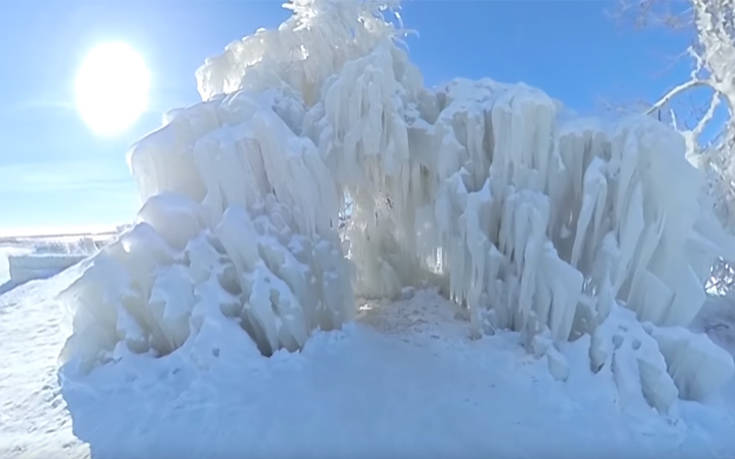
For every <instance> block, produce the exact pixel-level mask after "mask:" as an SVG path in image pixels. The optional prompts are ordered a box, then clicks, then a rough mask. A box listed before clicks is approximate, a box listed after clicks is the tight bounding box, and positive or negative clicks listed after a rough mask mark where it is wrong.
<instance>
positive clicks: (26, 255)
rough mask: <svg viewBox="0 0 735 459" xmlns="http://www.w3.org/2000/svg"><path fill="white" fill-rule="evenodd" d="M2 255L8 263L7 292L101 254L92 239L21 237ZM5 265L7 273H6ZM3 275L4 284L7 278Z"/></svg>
mask: <svg viewBox="0 0 735 459" xmlns="http://www.w3.org/2000/svg"><path fill="white" fill-rule="evenodd" d="M10 239H11V241H12V242H9V243H8V245H7V246H6V247H4V250H2V252H5V253H6V254H5V256H4V257H3V258H6V260H2V261H3V262H5V261H6V262H7V279H6V280H7V284H6V285H3V288H4V289H8V288H12V287H14V286H17V285H20V284H23V283H25V282H28V281H29V280H33V279H45V278H48V277H51V276H53V275H55V274H57V273H59V272H61V271H63V270H64V269H66V268H68V267H69V266H71V265H74V264H76V263H78V262H80V261H81V260H83V259H84V258H86V257H88V256H90V255H92V254H94V253H95V252H96V251H97V245H98V241H96V240H95V239H93V238H92V237H53V238H45V237H42V238H38V237H28V238H26V237H19V238H10ZM99 243H101V242H99ZM5 269H6V268H5V267H4V266H3V269H2V270H3V271H5ZM4 274H5V273H4V272H1V273H0V282H2V279H3V278H5V277H6V276H4Z"/></svg>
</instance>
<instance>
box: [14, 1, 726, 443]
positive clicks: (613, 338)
mask: <svg viewBox="0 0 735 459" xmlns="http://www.w3.org/2000/svg"><path fill="white" fill-rule="evenodd" d="M288 7H290V8H291V9H293V10H294V16H293V17H292V18H291V19H289V20H288V21H286V22H285V23H284V24H282V25H281V26H280V27H279V28H278V29H276V30H271V31H267V30H259V31H257V32H256V33H255V35H254V36H252V37H246V38H244V39H243V40H241V41H237V42H233V43H231V44H230V45H228V47H227V48H226V50H225V52H224V54H222V55H221V56H217V57H214V58H210V59H207V61H206V62H205V64H204V65H203V66H202V67H201V68H200V69H199V70H198V71H197V81H198V88H199V91H200V94H201V96H202V99H203V102H202V103H200V104H196V105H193V106H191V107H187V108H182V109H177V110H174V111H172V112H170V113H169V114H168V115H167V124H166V125H165V126H164V127H162V128H161V129H159V130H157V131H155V132H153V133H151V134H149V135H148V136H146V137H145V138H143V139H141V140H140V141H139V142H138V143H136V144H135V145H134V146H133V148H132V149H131V151H130V152H129V155H128V161H129V165H130V168H131V171H132V173H133V175H134V176H135V178H136V180H137V182H138V185H139V190H140V194H141V198H142V201H143V202H144V204H143V206H142V208H141V210H140V212H139V214H138V218H137V222H136V224H135V226H134V227H132V228H131V229H130V230H128V231H126V232H124V233H122V234H120V235H119V236H118V237H117V238H116V239H115V240H114V241H112V242H111V243H110V244H108V245H107V246H105V247H104V248H102V249H101V250H100V251H99V252H98V253H96V254H95V255H94V256H92V257H91V258H89V259H88V260H86V261H84V262H83V263H81V264H80V265H78V266H77V267H75V268H72V270H70V271H68V272H71V273H74V276H71V275H70V274H69V275H68V276H71V277H69V278H68V277H65V276H67V274H62V275H61V276H58V277H57V278H54V279H53V280H52V281H50V282H49V284H47V285H48V291H47V292H46V294H48V295H49V296H47V297H45V298H46V299H47V300H49V301H50V299H51V297H52V296H53V295H56V294H58V300H54V304H56V301H58V302H59V303H61V304H64V305H65V306H67V307H68V308H69V311H70V312H71V314H72V315H73V319H72V321H71V325H72V330H71V333H70V335H67V336H69V338H68V340H67V341H66V343H65V344H64V346H63V350H62V351H61V357H60V369H59V378H60V381H61V391H62V393H63V396H64V400H66V402H67V403H68V404H69V408H70V411H71V414H72V417H73V419H74V432H75V434H76V435H77V436H78V437H79V438H81V439H82V440H83V441H86V442H89V444H90V446H91V451H92V452H93V453H94V455H95V456H97V457H119V456H135V455H138V454H140V453H141V451H145V454H148V455H152V456H157V455H163V456H170V455H186V456H202V457H204V456H213V455H214V456H217V455H223V456H229V455H234V454H236V453H237V454H242V452H247V453H248V454H252V455H254V456H261V455H264V456H279V455H293V456H295V455H299V456H303V455H306V456H310V455H314V456H325V455H328V456H331V455H336V456H345V455H354V453H355V452H356V451H359V452H360V453H361V454H365V455H366V456H367V457H373V456H377V455H389V454H392V455H395V454H398V455H400V454H404V455H406V454H408V453H412V454H421V455H425V456H448V455H454V454H457V455H461V456H467V455H471V454H472V453H482V455H497V456H502V457H530V456H533V457H537V456H545V455H548V454H549V453H551V454H560V453H561V452H564V454H565V455H568V454H574V455H592V454H593V453H599V451H610V454H611V455H614V456H631V455H635V456H636V457H660V456H661V455H668V456H673V457H692V456H694V455H697V457H702V455H704V456H707V455H709V456H710V457H727V456H728V455H731V454H732V452H733V451H735V444H734V443H733V440H732V438H731V436H730V434H731V432H732V431H733V428H735V421H734V419H733V414H732V413H733V410H732V408H733V406H735V403H734V402H735V390H734V389H733V384H734V383H733V377H732V376H733V372H734V371H735V368H734V365H733V359H732V355H731V354H730V353H728V352H727V351H725V350H723V349H721V348H720V347H718V346H717V345H716V344H714V343H713V342H712V340H711V339H710V337H708V336H707V335H705V334H701V333H697V332H695V331H693V330H690V329H688V328H687V327H688V326H689V324H690V322H692V320H693V319H695V318H696V319H697V321H700V320H704V319H702V317H703V316H702V314H703V310H702V304H703V303H704V302H705V299H706V296H705V292H704V290H703V284H704V280H705V278H706V277H707V276H708V275H709V267H710V266H711V264H712V262H713V261H714V260H715V259H716V258H717V257H718V256H726V257H731V256H735V240H733V238H731V237H730V236H728V235H726V234H725V233H724V231H723V230H722V228H721V227H720V226H719V224H718V223H717V220H716V218H714V215H713V214H712V211H711V209H709V208H707V207H706V206H703V205H702V204H701V200H700V196H701V193H702V192H703V189H702V185H703V183H704V182H703V177H702V175H701V173H700V172H699V171H697V170H696V169H694V168H693V167H692V166H691V165H690V164H689V163H688V162H687V160H686V159H685V157H684V152H685V147H684V141H683V139H682V138H681V136H680V135H679V134H678V133H676V132H675V131H673V130H672V129H670V128H668V127H666V126H664V125H662V124H660V123H658V122H656V121H654V120H651V119H649V118H643V117H634V118H630V119H626V120H621V121H620V122H618V123H616V124H613V125H609V126H608V125H603V124H601V123H599V122H595V121H589V120H570V119H568V115H567V114H566V113H565V111H564V109H563V106H562V105H561V104H560V103H559V102H557V101H554V100H552V99H551V98H550V97H549V96H547V95H546V94H544V93H543V92H542V91H540V90H538V89H535V88H531V87H529V86H527V85H524V84H514V85H509V84H502V83H497V82H495V81H492V80H490V79H481V80H477V81H470V80H465V79H456V80H454V81H452V82H450V83H448V84H447V85H445V86H443V87H439V88H434V89H427V88H424V87H423V82H422V78H421V74H420V72H419V70H418V69H417V68H415V67H414V66H413V65H412V64H411V63H410V61H409V58H408V55H407V53H406V51H405V50H404V49H403V48H401V47H399V43H398V38H399V36H398V34H399V31H398V30H396V29H395V28H394V26H393V25H392V23H391V22H388V21H386V19H385V15H386V14H387V12H386V11H383V10H382V9H381V8H380V5H379V4H377V3H375V2H371V1H366V2H362V1H334V0H296V1H294V2H293V3H291V4H288ZM348 204H349V206H350V212H349V213H350V215H349V220H348V223H347V228H346V231H341V230H340V228H339V227H338V226H339V224H340V218H341V217H342V216H343V215H344V214H345V212H344V210H343V208H345V207H346V206H347V205H348ZM59 279H66V280H67V281H68V282H61V281H59ZM41 285H42V284H41ZM356 298H357V300H356ZM360 298H363V300H360ZM398 298H400V299H401V300H400V301H396V302H393V303H391V302H390V300H395V299H398ZM365 299H366V300H365ZM13 304H15V303H13ZM56 307H58V306H56ZM8 310H9V311H12V310H13V308H12V307H9V309H8ZM54 314H59V313H58V312H55V313H54ZM50 315H51V314H50ZM353 319H355V320H353ZM17 320H19V321H21V322H22V321H23V320H25V319H24V318H22V317H18V318H17ZM33 320H40V319H33ZM54 320H60V319H58V317H57V319H54ZM64 320H66V318H64ZM19 323H20V322H19ZM22 323H25V322H22ZM696 323H699V322H695V324H696ZM718 340H719V338H718ZM54 343H56V344H59V343H58V341H54ZM581 426H583V429H582V428H581ZM519 438H522V439H523V441H522V442H519V441H518V439H519Z"/></svg>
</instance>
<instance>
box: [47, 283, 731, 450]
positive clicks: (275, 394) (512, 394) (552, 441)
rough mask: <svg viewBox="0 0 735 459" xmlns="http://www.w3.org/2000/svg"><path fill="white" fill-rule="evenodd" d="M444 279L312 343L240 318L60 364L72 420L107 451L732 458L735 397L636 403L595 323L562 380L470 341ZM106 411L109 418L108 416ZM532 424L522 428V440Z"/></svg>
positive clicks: (515, 348) (541, 366)
mask: <svg viewBox="0 0 735 459" xmlns="http://www.w3.org/2000/svg"><path fill="white" fill-rule="evenodd" d="M457 313H459V315H461V311H460V310H458V309H457V308H456V307H455V306H453V305H452V304H451V303H450V302H448V301H447V300H445V299H443V298H441V297H440V296H439V295H437V294H436V292H435V291H433V290H425V289H424V290H417V291H416V293H415V295H414V296H413V297H412V298H410V299H408V300H402V301H397V302H385V301H370V302H367V303H365V304H363V305H362V306H361V308H360V312H359V313H358V318H357V321H356V322H352V323H350V324H348V325H346V326H344V327H343V328H342V330H336V331H331V332H317V333H315V334H314V335H313V336H312V337H311V338H310V339H309V341H308V342H307V343H306V345H305V347H304V349H303V350H302V351H301V352H299V353H289V352H286V351H279V352H276V353H275V354H274V355H273V356H272V357H270V358H265V357H263V356H262V355H261V354H260V353H259V352H258V350H257V349H256V348H255V346H254V344H253V342H252V341H251V340H249V339H248V338H247V335H245V334H243V333H242V332H241V331H240V328H239V327H238V326H236V324H234V323H232V322H231V321H227V320H219V321H217V322H212V321H211V319H212V316H209V317H208V320H209V322H208V323H207V324H205V325H203V327H202V331H201V332H200V333H199V334H198V335H197V337H196V340H195V341H188V342H187V343H185V344H184V345H183V346H182V347H181V348H180V349H179V350H178V351H177V352H176V353H173V354H170V355H167V356H165V357H162V358H160V359H150V358H147V357H145V356H140V355H131V354H130V353H129V352H127V351H124V350H122V351H121V353H120V355H118V356H117V357H116V358H115V360H114V361H113V362H111V363H109V364H107V365H103V366H100V367H97V368H95V369H94V370H92V372H91V373H89V374H88V375H86V376H81V375H79V374H78V373H75V372H74V371H69V369H68V367H66V369H65V370H63V371H62V373H61V377H62V380H63V381H64V384H63V391H64V397H65V399H66V400H67V401H68V403H69V406H70V409H71V412H72V415H73V419H74V428H75V433H76V434H77V435H79V436H80V438H82V439H83V440H84V441H88V442H89V443H90V447H91V450H92V452H93V453H94V455H95V457H100V458H105V457H128V456H135V455H136V454H139V452H140V451H145V452H146V454H150V455H154V456H170V455H176V456H185V457H229V456H233V455H240V454H247V455H251V456H254V457H261V456H269V457H286V456H289V457H290V456H307V457H325V456H328V457H344V456H350V457H384V456H393V455H396V454H397V455H402V456H406V455H408V456H421V457H447V456H450V455H451V456H454V455H457V456H459V457H466V456H468V455H470V456H471V455H474V454H477V455H482V456H492V457H508V458H516V457H517V458H522V457H539V456H542V457H557V456H559V455H562V454H563V455H564V457H569V456H571V457H577V456H589V455H599V454H601V452H603V451H604V453H602V454H603V455H606V457H607V456H610V457H651V458H653V457H661V456H662V455H664V456H666V457H682V458H683V457H728V454H730V453H732V451H735V441H734V440H733V438H732V435H731V432H732V431H733V430H732V429H733V428H735V417H734V415H733V411H732V407H733V406H735V405H734V404H733V403H734V402H735V386H733V384H730V385H729V386H728V388H727V391H725V392H724V393H723V395H724V396H727V397H728V398H727V399H726V402H725V401H723V400H719V399H717V398H716V399H714V400H710V401H709V403H706V404H700V403H694V402H682V405H681V406H680V407H679V412H678V413H674V414H672V415H668V416H659V415H655V414H654V413H653V412H652V411H651V409H650V408H647V405H646V404H645V402H643V401H641V403H640V404H639V405H636V408H638V409H639V411H634V410H630V409H629V407H626V406H625V405H623V402H622V400H621V399H620V395H619V389H618V388H617V386H616V384H615V382H614V375H613V374H612V373H611V370H610V368H609V367H608V368H606V369H605V370H603V371H601V372H598V373H596V374H595V373H592V372H591V371H589V368H588V360H587V349H588V346H589V337H583V338H581V339H580V340H578V341H575V342H573V343H568V344H564V345H563V346H562V347H561V349H560V351H559V352H560V353H561V354H563V355H564V356H565V358H566V360H567V361H568V365H569V367H570V371H569V376H568V378H567V380H566V381H564V382H562V381H556V380H555V379H554V378H553V377H552V376H551V375H550V373H549V370H548V368H547V362H546V359H537V358H536V357H534V356H532V355H529V354H528V353H527V352H526V351H525V350H524V349H523V347H522V343H521V341H522V337H521V335H520V334H518V333H516V332H499V333H497V334H496V335H494V336H485V337H483V338H481V339H477V340H472V339H470V338H469V336H468V324H467V322H466V321H465V320H463V319H460V318H455V315H456V314H457ZM100 426H104V428H100ZM520 439H522V441H520Z"/></svg>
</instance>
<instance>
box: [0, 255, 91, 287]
mask: <svg viewBox="0 0 735 459" xmlns="http://www.w3.org/2000/svg"><path fill="white" fill-rule="evenodd" d="M87 256H88V255H78V254H77V255H73V254H48V253H47V254H37V253H30V254H23V255H10V256H8V272H9V273H10V282H12V283H14V284H22V283H24V282H28V281H29V280H33V279H45V278H47V277H51V276H53V275H54V274H56V273H59V272H61V271H63V270H64V269H66V268H68V267H69V266H71V265H73V264H76V263H79V262H80V261H82V260H83V259H84V258H86V257H87Z"/></svg>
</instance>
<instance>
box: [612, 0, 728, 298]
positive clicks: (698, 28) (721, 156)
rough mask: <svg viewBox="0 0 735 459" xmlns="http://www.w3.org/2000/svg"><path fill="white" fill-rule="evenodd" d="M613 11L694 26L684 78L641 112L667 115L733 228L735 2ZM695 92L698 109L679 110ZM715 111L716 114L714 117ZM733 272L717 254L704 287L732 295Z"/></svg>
mask: <svg viewBox="0 0 735 459" xmlns="http://www.w3.org/2000/svg"><path fill="white" fill-rule="evenodd" d="M631 10H632V11H634V13H633V14H631V13H630V11H631ZM617 12H618V13H619V14H620V15H622V16H625V15H629V16H631V17H633V18H634V20H635V22H636V25H638V26H643V25H648V24H651V23H653V24H655V25H664V26H667V27H674V28H682V27H692V28H693V30H694V32H695V33H694V42H693V43H692V44H691V45H690V46H689V47H688V48H687V50H686V52H687V54H688V56H690V57H691V59H692V70H691V72H690V74H689V78H688V79H687V80H686V81H683V82H682V83H680V84H678V85H677V86H675V87H673V88H671V89H670V90H668V92H666V93H665V94H664V95H663V96H662V97H661V98H660V99H659V100H657V101H656V102H654V103H653V104H652V105H651V106H650V107H649V108H648V109H647V111H646V113H647V114H650V115H654V116H655V117H657V118H658V119H661V118H662V117H663V118H668V119H669V120H670V122H671V123H672V124H673V126H674V127H675V128H676V129H677V130H678V131H679V132H681V134H682V135H683V136H684V139H685V140H686V146H687V157H688V158H689V160H690V161H691V162H692V163H693V164H695V165H696V166H697V167H699V168H701V169H702V170H703V171H704V172H705V174H706V176H707V191H708V198H709V202H711V204H710V205H712V206H713V207H714V209H715V212H716V214H717V216H718V217H719V218H720V220H721V221H722V223H723V225H724V226H725V228H727V229H728V230H729V231H730V232H735V161H734V160H735V158H734V155H735V1H733V0H687V1H684V2H681V1H679V2H669V1H662V0H640V1H637V2H631V1H623V2H621V3H620V8H619V9H618V11H617ZM703 88H704V89H705V90H706V91H702V89H703ZM694 91H698V92H697V95H698V96H701V95H702V94H703V93H704V92H707V93H708V97H709V99H708V100H707V102H706V104H705V106H704V108H703V109H702V110H699V111H697V112H696V113H694V114H692V113H691V112H690V111H687V113H684V112H683V110H682V108H681V105H678V106H677V105H676V104H675V102H676V99H680V98H682V97H684V96H685V95H686V94H691V93H693V92H694ZM718 110H719V112H720V114H721V116H716V114H717V113H718ZM722 115H724V116H722ZM734 271H735V270H734V269H733V265H732V261H728V260H725V259H722V258H721V259H720V260H719V261H718V262H717V263H716V264H715V265H714V266H713V271H712V274H713V275H712V277H711V278H710V279H708V284H707V289H708V291H710V292H712V293H717V294H725V293H731V292H732V290H733V286H735V283H734V282H735V278H734V277H733V272H734Z"/></svg>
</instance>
